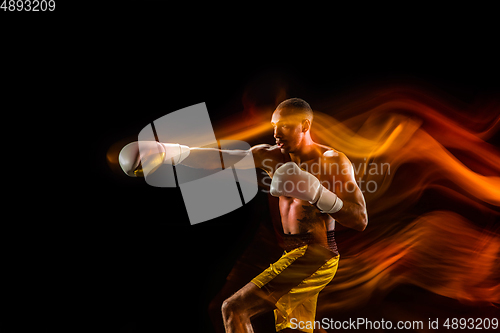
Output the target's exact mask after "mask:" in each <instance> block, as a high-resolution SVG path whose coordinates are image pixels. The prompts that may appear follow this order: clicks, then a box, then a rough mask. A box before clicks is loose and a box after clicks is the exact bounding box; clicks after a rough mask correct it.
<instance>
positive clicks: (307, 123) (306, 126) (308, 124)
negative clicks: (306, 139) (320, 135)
mask: <svg viewBox="0 0 500 333" xmlns="http://www.w3.org/2000/svg"><path fill="white" fill-rule="evenodd" d="M310 129H311V121H310V120H309V119H304V120H302V132H304V133H305V132H307V131H309V130H310Z"/></svg>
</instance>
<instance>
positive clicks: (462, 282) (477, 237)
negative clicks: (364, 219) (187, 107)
mask: <svg viewBox="0 0 500 333" xmlns="http://www.w3.org/2000/svg"><path fill="white" fill-rule="evenodd" d="M357 94H358V96H357V97H353V96H350V95H349V94H346V95H345V96H343V97H340V98H336V99H332V100H331V101H329V102H328V103H329V104H328V103H323V105H319V106H316V105H312V106H313V108H317V109H319V110H314V121H313V126H312V131H311V133H312V136H313V139H314V140H315V141H316V142H319V143H322V144H326V145H329V146H331V147H334V148H335V149H337V150H339V151H342V152H344V153H345V154H346V155H347V156H348V157H349V159H350V160H351V161H352V162H353V166H354V170H355V173H356V178H357V180H359V182H360V184H368V183H369V184H370V186H371V188H370V187H369V188H363V187H362V186H361V185H360V188H361V189H362V190H363V192H364V195H365V199H366V202H367V209H368V215H369V224H368V228H367V229H366V230H365V231H364V232H362V233H355V232H352V233H351V231H349V230H345V229H344V230H343V228H342V227H341V226H339V228H338V232H337V234H338V241H337V243H338V247H339V251H340V253H341V260H340V265H339V269H338V271H337V274H336V276H335V278H334V279H333V280H332V282H331V283H330V284H329V285H328V286H327V287H326V288H325V289H324V290H323V292H322V293H321V294H320V300H319V302H318V313H325V311H333V310H335V311H336V310H339V309H344V310H345V309H349V308H355V307H357V306H359V305H362V304H364V303H366V302H368V300H369V299H370V298H371V297H373V296H374V295H380V294H382V295H383V294H386V293H388V292H389V291H390V290H391V289H393V288H394V287H396V286H397V285H400V284H412V285H416V286H419V287H421V288H424V289H426V290H428V291H430V292H433V293H436V294H439V295H442V296H446V297H449V298H453V299H456V300H459V301H461V302H466V303H473V304H498V303H500V218H499V216H500V151H499V149H498V148H497V147H495V146H494V145H492V144H490V143H488V141H487V140H489V139H490V138H491V137H493V136H494V135H495V133H496V132H497V131H498V129H499V128H500V99H498V98H497V99H496V100H495V99H489V100H478V101H476V102H475V103H474V104H469V105H465V104H463V103H462V102H457V101H450V99H449V98H448V97H447V99H445V98H443V96H439V95H436V94H433V93H431V92H429V91H423V90H421V89H418V88H415V87H397V88H386V89H384V90H376V91H375V90H374V89H372V90H368V91H365V92H362V93H360V92H359V91H358V92H357ZM250 108H251V110H249V107H248V106H246V107H245V110H244V111H243V112H241V113H236V114H232V115H231V116H230V117H228V118H226V119H225V120H224V121H222V122H218V123H216V124H214V129H215V133H216V137H217V138H218V139H219V140H244V141H250V142H256V143H259V141H261V142H260V143H270V142H265V141H262V140H261V139H260V138H262V137H264V135H269V136H270V135H271V126H270V118H271V113H272V111H273V109H272V107H267V108H257V107H252V106H250ZM472 111H473V112H472ZM381 165H390V168H387V169H383V168H379V169H378V170H377V172H372V170H373V167H374V166H381ZM380 170H383V172H380ZM367 189H371V191H368V190H367ZM343 231H344V232H345V235H347V237H345V236H342V232H343ZM328 313H330V312H328Z"/></svg>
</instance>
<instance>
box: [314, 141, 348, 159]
mask: <svg viewBox="0 0 500 333" xmlns="http://www.w3.org/2000/svg"><path fill="white" fill-rule="evenodd" d="M318 146H319V147H320V149H321V151H322V157H323V158H324V159H325V161H326V162H327V163H350V161H349V159H348V158H347V156H346V154H344V153H343V152H341V151H339V150H337V149H334V148H332V147H329V146H325V145H318Z"/></svg>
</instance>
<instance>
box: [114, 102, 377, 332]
mask: <svg viewBox="0 0 500 333" xmlns="http://www.w3.org/2000/svg"><path fill="white" fill-rule="evenodd" d="M312 121H313V112H312V109H311V107H310V106H309V104H308V103H307V102H305V101H304V100H302V99H299V98H291V99H288V100H285V101H283V102H282V103H281V104H280V105H278V107H277V108H276V110H275V111H274V113H273V115H272V119H271V125H272V126H273V128H274V137H275V139H276V144H275V145H268V144H262V145H257V146H254V147H252V148H251V149H250V150H249V151H243V150H232V151H229V150H222V151H220V153H221V154H222V156H223V160H224V164H225V166H228V165H234V164H235V163H237V162H238V161H239V160H241V159H242V158H243V157H244V156H246V155H247V154H249V153H250V152H251V153H252V154H253V159H254V163H255V166H254V167H256V168H261V169H263V170H264V171H266V172H267V173H268V174H269V176H270V177H271V178H272V182H271V188H270V193H271V195H273V196H277V197H279V209H280V214H281V222H282V225H283V238H284V245H285V252H284V254H283V256H282V257H281V258H280V259H279V260H278V261H276V262H275V263H273V264H271V266H270V267H269V268H268V269H266V270H265V271H264V272H262V273H261V274H259V275H258V276H257V277H255V278H254V279H253V280H252V281H250V282H249V283H248V284H246V285H245V286H244V287H243V288H241V289H240V290H238V291H237V292H236V293H235V294H234V295H232V296H231V297H229V298H228V299H226V300H225V301H224V303H223V305H222V316H223V319H224V326H225V329H226V332H253V329H252V325H251V321H250V320H251V318H252V317H254V316H256V315H258V314H261V313H263V312H267V311H272V310H274V315H275V322H276V331H281V332H288V331H293V330H294V329H297V330H300V331H303V332H310V333H312V332H313V327H311V323H314V320H315V315H316V302H317V297H318V294H319V292H320V291H321V290H322V289H323V288H324V287H325V286H326V285H327V284H328V283H329V282H330V281H331V280H332V279H333V276H334V275H335V273H336V271H337V267H338V261H339V254H338V252H337V247H336V244H335V239H334V229H335V221H338V222H339V223H341V224H342V225H344V226H346V227H349V228H353V229H355V230H359V231H363V230H364V229H365V228H366V225H367V223H368V217H367V213H366V207H365V200H364V197H363V194H362V193H361V191H360V189H359V188H358V186H357V184H356V181H355V178H354V171H353V168H352V165H351V163H350V161H349V159H348V158H347V157H346V156H345V155H344V154H343V153H341V152H338V151H336V150H335V149H333V148H331V147H327V146H324V145H320V144H318V143H315V142H313V141H312V139H311V135H310V129H311V124H312ZM152 144H154V145H156V144H158V143H156V142H155V143H152ZM161 145H162V148H161V149H162V150H163V151H164V153H165V157H164V158H163V159H161V160H162V161H163V163H166V162H165V161H167V160H168V161H172V162H170V163H172V164H174V165H175V164H177V163H182V164H184V165H187V166H191V167H196V168H212V165H214V167H215V166H217V167H218V166H219V165H220V161H219V160H214V159H213V158H214V156H215V157H217V154H213V150H214V148H190V147H186V146H180V145H177V144H163V143H161ZM127 147H128V148H127ZM215 150H217V149H215ZM138 156H139V153H138V148H137V146H135V147H133V146H126V147H125V148H124V149H123V150H122V152H121V153H120V165H121V166H122V169H123V170H124V171H125V172H126V173H127V174H129V175H134V174H135V175H137V171H138V170H140V169H141V168H142V167H144V166H141V164H140V162H141V161H140V157H138ZM138 159H139V160H138ZM212 162H213V164H212ZM167 163H169V162H167ZM151 169H153V168H151ZM134 171H135V172H134Z"/></svg>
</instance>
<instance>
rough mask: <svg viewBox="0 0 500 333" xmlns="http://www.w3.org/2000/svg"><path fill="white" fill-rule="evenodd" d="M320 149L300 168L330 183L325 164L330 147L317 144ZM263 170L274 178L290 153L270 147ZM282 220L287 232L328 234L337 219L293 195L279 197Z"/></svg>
mask: <svg viewBox="0 0 500 333" xmlns="http://www.w3.org/2000/svg"><path fill="white" fill-rule="evenodd" d="M317 148H318V149H317V152H316V154H314V156H312V158H311V159H309V160H306V161H303V162H301V163H300V165H299V167H301V168H302V169H303V170H305V171H307V172H309V173H311V174H313V175H314V176H316V177H317V178H318V179H319V180H320V181H321V182H322V183H323V184H324V182H331V179H332V177H331V176H332V175H331V171H332V170H329V169H328V168H326V167H325V157H324V153H325V152H327V151H331V148H329V147H326V146H322V145H317ZM262 157H263V158H264V159H265V161H264V163H262V164H263V167H262V169H263V170H264V171H266V172H267V174H268V175H269V176H270V177H271V178H272V176H273V173H274V171H275V170H276V169H277V168H279V167H280V166H281V165H282V164H284V163H287V162H290V161H291V158H290V155H289V154H286V153H282V152H281V150H280V149H279V148H278V147H277V146H272V147H269V148H268V149H267V151H266V153H265V154H263V155H262ZM279 208H280V214H281V223H282V225H283V232H284V233H285V234H303V233H313V234H316V235H321V238H323V236H324V237H326V232H327V231H330V230H334V229H335V220H334V219H333V218H332V217H331V216H329V215H328V214H322V213H321V212H320V211H319V210H318V209H317V208H316V207H314V206H313V205H311V204H310V203H309V202H307V201H303V200H299V199H296V198H292V197H286V196H281V197H279Z"/></svg>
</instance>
